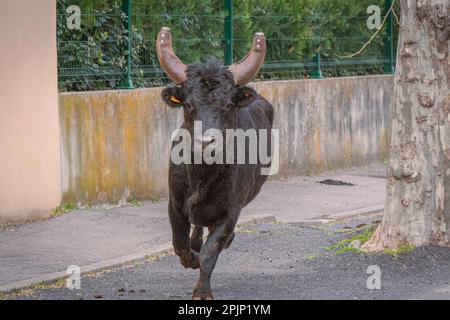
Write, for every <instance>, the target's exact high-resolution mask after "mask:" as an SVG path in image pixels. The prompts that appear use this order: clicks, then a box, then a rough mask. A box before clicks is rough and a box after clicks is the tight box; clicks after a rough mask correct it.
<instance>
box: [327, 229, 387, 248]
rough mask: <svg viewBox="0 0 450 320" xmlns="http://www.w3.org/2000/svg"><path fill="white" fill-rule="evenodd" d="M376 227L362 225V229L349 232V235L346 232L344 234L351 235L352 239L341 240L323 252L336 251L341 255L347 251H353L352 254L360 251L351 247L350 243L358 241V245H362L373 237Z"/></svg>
mask: <svg viewBox="0 0 450 320" xmlns="http://www.w3.org/2000/svg"><path fill="white" fill-rule="evenodd" d="M377 226H378V224H369V225H364V226H363V227H360V228H356V229H354V230H351V231H352V232H351V233H349V231H348V230H347V231H346V234H353V236H352V237H350V238H345V239H342V240H341V241H339V242H337V243H335V244H333V245H331V246H329V247H326V248H325V251H335V250H336V254H341V253H344V252H348V251H353V252H357V251H360V250H359V249H357V248H354V247H351V246H350V243H351V242H353V241H355V240H358V241H359V242H360V244H361V245H363V244H364V243H365V242H367V241H368V240H369V239H370V237H371V236H372V235H373V233H374V232H375V229H376V227H377Z"/></svg>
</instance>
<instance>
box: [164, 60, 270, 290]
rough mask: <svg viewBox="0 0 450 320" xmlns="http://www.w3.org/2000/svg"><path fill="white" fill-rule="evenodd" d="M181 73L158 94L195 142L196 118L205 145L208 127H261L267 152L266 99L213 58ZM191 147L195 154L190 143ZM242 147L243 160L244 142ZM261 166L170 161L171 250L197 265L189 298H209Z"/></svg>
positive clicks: (185, 263)
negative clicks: (221, 257)
mask: <svg viewBox="0 0 450 320" xmlns="http://www.w3.org/2000/svg"><path fill="white" fill-rule="evenodd" d="M184 72H185V75H186V78H185V79H183V82H182V83H181V84H180V86H176V87H169V88H166V89H164V90H163V92H162V98H163V100H164V101H165V102H166V103H167V104H168V105H169V106H171V107H179V108H182V109H183V112H184V122H183V124H182V126H181V128H182V129H185V130H187V131H188V132H189V133H190V134H191V137H193V140H195V139H198V138H199V137H195V136H194V134H195V132H194V122H195V121H201V123H202V129H203V132H202V136H201V137H200V139H202V142H203V144H202V146H203V148H205V147H206V146H207V145H208V143H210V142H211V141H212V140H211V139H205V135H203V133H205V131H206V130H208V129H216V130H220V132H223V133H225V130H227V129H243V130H249V129H254V130H256V131H257V132H259V130H261V129H265V130H266V131H267V132H268V134H267V135H266V136H267V139H268V140H269V141H268V142H267V145H268V146H269V150H270V146H271V144H270V138H271V134H270V130H271V129H272V123H273V107H272V105H271V104H270V103H269V102H268V101H267V100H266V99H264V98H263V97H262V96H261V95H259V94H258V93H257V92H256V91H254V90H253V89H251V88H249V87H246V86H239V85H236V82H237V81H236V75H235V74H234V77H233V73H232V71H230V69H229V68H227V67H224V66H223V65H222V63H220V62H219V61H218V60H216V59H214V58H211V59H209V60H208V61H206V62H205V63H199V64H194V65H189V66H186V69H185V70H184ZM258 138H259V135H258ZM205 141H206V142H205ZM177 143H183V141H181V140H180V141H175V142H173V145H172V147H173V146H174V145H176V144H177ZM189 149H190V150H191V152H193V146H190V148H189ZM245 150H246V152H245V153H246V161H247V160H248V159H249V157H248V155H249V145H248V144H246V145H245ZM234 151H236V150H234ZM226 152H228V150H226ZM269 153H270V151H269ZM234 156H236V152H235V154H234ZM192 159H193V158H192ZM235 160H236V159H235ZM269 166H270V164H269ZM262 167H263V165H262V164H261V162H260V161H259V157H258V161H257V162H256V163H253V164H250V163H245V164H237V163H236V161H235V162H234V163H228V162H226V163H224V164H218V163H214V164H206V163H204V162H202V163H200V164H189V163H181V164H175V163H174V162H173V161H170V166H169V190H170V193H169V219H170V224H171V228H172V240H173V246H174V250H175V253H176V254H177V255H178V256H179V257H180V261H181V264H182V265H183V266H184V267H186V268H193V269H196V268H200V277H199V279H198V282H197V285H196V287H195V289H194V292H193V299H212V298H213V296H212V291H211V284H210V280H211V273H212V271H213V269H214V267H215V265H216V261H217V259H218V256H219V254H220V252H221V251H222V250H223V249H224V248H228V247H229V246H230V244H231V242H232V241H233V238H234V229H235V226H236V223H237V220H238V218H239V215H240V213H241V210H242V208H244V207H245V206H246V205H247V204H248V203H249V202H250V201H252V200H253V199H254V198H255V196H256V195H257V194H258V193H259V191H260V189H261V187H262V185H263V184H264V182H265V181H266V180H267V176H266V175H262V174H261V168H262ZM264 167H267V165H264ZM191 226H193V230H192V234H191V235H190V231H191ZM204 227H207V228H208V236H207V238H206V241H205V242H204V243H203V228H204Z"/></svg>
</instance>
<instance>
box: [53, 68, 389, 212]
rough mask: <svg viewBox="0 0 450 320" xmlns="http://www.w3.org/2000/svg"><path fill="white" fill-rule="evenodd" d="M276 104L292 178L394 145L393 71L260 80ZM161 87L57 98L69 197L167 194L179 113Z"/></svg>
mask: <svg viewBox="0 0 450 320" xmlns="http://www.w3.org/2000/svg"><path fill="white" fill-rule="evenodd" d="M252 86H253V87H255V88H256V89H257V90H258V91H259V92H260V93H261V94H262V95H263V96H264V97H266V98H267V99H268V100H269V101H271V102H272V103H273V105H274V107H275V124H274V128H278V129H279V130H280V171H279V173H278V175H277V176H274V177H273V178H275V179H276V178H279V177H289V176H296V175H304V174H313V173H319V172H322V171H327V170H335V169H339V168H347V167H352V166H359V165H366V164H368V163H370V162H381V161H383V160H384V159H385V158H386V157H387V153H388V146H389V136H390V128H389V122H390V121H389V120H390V119H389V118H390V105H391V99H392V93H393V77H392V76H368V77H350V78H330V79H317V80H293V81H273V82H259V83H254V84H252ZM160 93H161V88H151V89H139V90H131V91H120V90H119V91H103V92H83V93H64V94H60V97H59V99H60V100H59V108H60V126H61V146H62V151H61V152H62V156H61V157H62V191H63V200H64V201H66V202H80V203H85V204H86V203H93V204H94V203H95V204H99V203H124V202H125V201H126V199H127V198H139V199H152V198H159V197H161V196H165V195H166V194H167V191H168V189H167V170H168V161H169V153H170V149H169V147H170V135H171V133H172V131H173V130H174V129H176V128H177V126H178V125H179V124H180V123H181V121H182V111H181V110H176V109H170V108H169V107H167V106H165V105H164V104H163V103H162V101H161V98H160Z"/></svg>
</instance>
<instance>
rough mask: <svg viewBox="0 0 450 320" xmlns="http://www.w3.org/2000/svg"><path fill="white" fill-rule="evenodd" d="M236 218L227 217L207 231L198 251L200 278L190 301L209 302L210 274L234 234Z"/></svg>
mask: <svg viewBox="0 0 450 320" xmlns="http://www.w3.org/2000/svg"><path fill="white" fill-rule="evenodd" d="M236 220H237V218H231V217H228V218H226V219H224V220H221V221H219V222H217V223H215V224H214V225H213V226H212V227H211V228H210V230H209V234H208V239H207V240H206V242H205V243H204V244H203V246H202V249H201V250H200V257H199V258H200V259H199V261H200V277H199V279H198V282H197V285H196V287H195V290H194V293H193V295H192V299H194V300H211V299H213V295H212V290H211V273H212V271H213V270H214V267H215V266H216V262H217V258H218V257H219V254H220V252H221V251H222V250H223V249H224V247H225V245H226V244H227V241H228V240H229V239H230V237H231V236H232V235H233V234H234V233H233V232H234V227H235V225H236Z"/></svg>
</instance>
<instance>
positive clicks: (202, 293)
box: [192, 288, 214, 300]
mask: <svg viewBox="0 0 450 320" xmlns="http://www.w3.org/2000/svg"><path fill="white" fill-rule="evenodd" d="M192 300H214V298H213V295H212V292H211V289H203V288H198V289H195V290H194V293H193V294H192Z"/></svg>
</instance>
